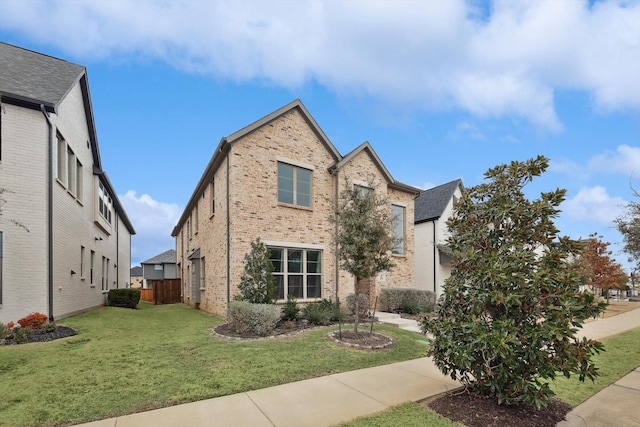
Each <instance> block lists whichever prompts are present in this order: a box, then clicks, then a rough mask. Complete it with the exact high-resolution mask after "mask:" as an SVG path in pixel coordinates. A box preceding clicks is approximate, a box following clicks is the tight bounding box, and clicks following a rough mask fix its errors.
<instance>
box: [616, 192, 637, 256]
mask: <svg viewBox="0 0 640 427" xmlns="http://www.w3.org/2000/svg"><path fill="white" fill-rule="evenodd" d="M632 190H633V189H632ZM633 194H634V195H635V197H636V198H638V200H639V201H636V202H629V203H628V204H627V212H626V214H625V215H623V216H621V217H619V218H617V219H616V221H615V223H616V227H617V229H618V231H619V232H620V234H622V238H623V240H624V248H623V250H624V251H625V252H626V253H627V255H629V262H634V263H636V269H638V268H640V193H638V192H637V191H636V190H633Z"/></svg>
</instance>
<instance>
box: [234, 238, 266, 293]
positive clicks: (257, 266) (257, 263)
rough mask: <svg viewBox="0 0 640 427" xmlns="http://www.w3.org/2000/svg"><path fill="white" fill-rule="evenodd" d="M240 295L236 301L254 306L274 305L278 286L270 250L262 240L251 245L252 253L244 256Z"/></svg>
mask: <svg viewBox="0 0 640 427" xmlns="http://www.w3.org/2000/svg"><path fill="white" fill-rule="evenodd" d="M238 290H239V291H240V294H238V295H237V296H236V299H239V300H242V301H248V302H251V303H254V304H273V303H274V302H275V295H276V285H275V279H274V277H273V264H272V263H271V261H270V260H269V249H267V247H266V246H265V244H264V243H262V241H260V238H257V239H256V241H255V242H252V243H251V252H249V253H248V254H246V255H245V256H244V273H242V277H241V278H240V284H239V285H238Z"/></svg>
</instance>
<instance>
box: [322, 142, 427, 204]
mask: <svg viewBox="0 0 640 427" xmlns="http://www.w3.org/2000/svg"><path fill="white" fill-rule="evenodd" d="M363 151H364V152H366V153H368V154H369V157H370V158H371V160H373V163H374V164H375V166H376V167H377V168H378V170H379V171H380V173H381V174H382V176H384V178H385V179H386V180H387V185H388V186H389V187H391V188H394V189H396V190H400V191H406V192H409V193H414V194H418V193H419V192H420V190H419V189H417V188H415V187H412V186H410V185H407V184H403V183H401V182H399V181H396V180H395V179H394V178H393V176H392V175H391V173H390V172H389V170H388V169H387V168H386V166H385V165H384V163H382V160H380V157H378V154H377V153H376V151H375V150H374V149H373V147H372V146H371V144H370V143H369V141H365V142H363V143H362V144H360V145H359V146H358V147H356V148H355V149H354V150H352V151H351V152H349V153H348V154H347V155H346V156H344V157H343V158H342V159H340V160H339V161H337V162H336V163H334V164H333V165H332V166H330V167H329V169H330V170H331V169H340V168H342V167H343V166H344V165H346V164H347V163H349V162H350V161H351V160H352V159H354V158H355V157H356V156H357V155H358V154H360V153H361V152H363Z"/></svg>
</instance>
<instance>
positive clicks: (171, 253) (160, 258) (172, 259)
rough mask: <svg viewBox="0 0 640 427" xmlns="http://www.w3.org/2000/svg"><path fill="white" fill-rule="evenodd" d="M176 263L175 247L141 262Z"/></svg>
mask: <svg viewBox="0 0 640 427" xmlns="http://www.w3.org/2000/svg"><path fill="white" fill-rule="evenodd" d="M175 263H176V251H175V249H169V250H168V251H165V252H162V253H161V254H159V255H156V256H154V257H153V258H149V259H148V260H146V261H142V262H141V264H175Z"/></svg>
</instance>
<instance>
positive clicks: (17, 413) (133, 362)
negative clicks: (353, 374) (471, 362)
mask: <svg viewBox="0 0 640 427" xmlns="http://www.w3.org/2000/svg"><path fill="white" fill-rule="evenodd" d="M61 323H62V324H64V325H66V326H70V327H73V328H74V329H76V330H77V331H78V335H77V336H74V337H70V338H65V339H62V340H58V341H54V342H50V343H34V344H25V345H20V346H6V347H1V348H0V396H2V398H1V399H0V425H2V426H55V425H63V424H75V423H80V422H86V421H90V420H96V419H101V418H108V417H114V416H119V415H123V414H129V413H134V412H140V411H143V410H148V409H153V408H159V407H164V406H170V405H175V404H179V403H185V402H192V401H196V400H201V399H207V398H211V397H217V396H223V395H228V394H234V393H239V392H244V391H248V390H255V389H260V388H264V387H270V386H274V385H278V384H284V383H288V382H293V381H298V380H302V379H307V378H313V377H318V376H322V375H327V374H331V373H337V372H345V371H350V370H354V369H360V368H366V367H371V366H377V365H383V364H388V363H394V362H398V361H403V360H410V359H415V358H418V357H421V356H424V353H425V346H424V345H422V344H420V343H418V342H417V341H416V335H415V333H413V332H408V331H403V330H400V329H397V328H393V327H378V328H377V329H376V330H382V331H384V333H385V334H387V335H389V336H391V337H393V338H394V340H395V341H396V342H395V344H394V345H393V346H392V347H391V348H389V349H387V350H383V351H362V350H354V349H349V348H345V347H340V346H338V345H336V344H334V343H333V342H331V341H329V340H328V339H327V338H326V335H327V334H328V330H327V329H326V328H322V329H318V330H313V331H309V332H305V333H303V334H300V335H297V336H293V337H287V338H277V339H264V340H253V341H239V340H227V339H222V338H217V337H214V336H212V335H211V333H210V332H209V329H210V328H211V327H212V326H214V325H217V324H220V323H221V321H220V320H219V319H218V318H216V317H213V316H210V315H208V314H206V313H203V312H200V311H197V310H194V309H192V308H189V307H187V306H185V305H182V304H175V305H167V306H151V305H149V304H143V303H141V304H140V309H138V310H130V309H123V308H114V307H105V308H102V309H99V310H96V311H93V312H90V313H86V314H83V315H79V316H75V317H72V318H67V319H64V320H63V321H62V322H61Z"/></svg>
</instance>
